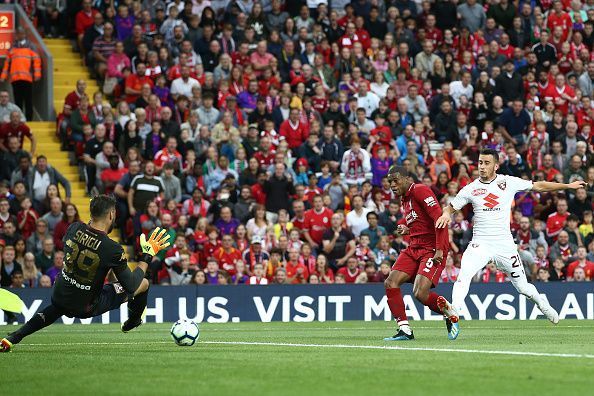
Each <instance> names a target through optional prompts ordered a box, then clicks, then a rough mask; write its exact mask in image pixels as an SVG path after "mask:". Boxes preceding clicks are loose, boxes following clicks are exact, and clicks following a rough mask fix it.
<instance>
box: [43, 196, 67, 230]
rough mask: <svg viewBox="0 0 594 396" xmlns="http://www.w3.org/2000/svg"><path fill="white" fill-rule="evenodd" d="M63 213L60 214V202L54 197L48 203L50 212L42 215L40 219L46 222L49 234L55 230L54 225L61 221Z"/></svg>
mask: <svg viewBox="0 0 594 396" xmlns="http://www.w3.org/2000/svg"><path fill="white" fill-rule="evenodd" d="M63 215H64V213H63V212H62V200H61V199H60V198H58V197H54V198H52V199H51V201H50V211H49V212H47V213H46V214H44V215H43V216H42V217H41V218H42V219H44V220H45V221H47V226H48V229H49V232H50V234H53V233H54V232H55V230H56V225H57V224H58V223H59V222H61V221H62V218H63Z"/></svg>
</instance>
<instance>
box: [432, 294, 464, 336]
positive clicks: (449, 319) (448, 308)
mask: <svg viewBox="0 0 594 396" xmlns="http://www.w3.org/2000/svg"><path fill="white" fill-rule="evenodd" d="M437 306H438V307H439V309H440V310H441V313H443V316H444V317H445V320H446V328H447V330H448V339H450V340H455V339H456V338H458V335H459V334H460V325H459V324H458V319H459V318H458V312H456V309H455V308H454V307H453V306H452V304H450V303H449V302H448V300H446V299H445V297H443V296H439V297H437Z"/></svg>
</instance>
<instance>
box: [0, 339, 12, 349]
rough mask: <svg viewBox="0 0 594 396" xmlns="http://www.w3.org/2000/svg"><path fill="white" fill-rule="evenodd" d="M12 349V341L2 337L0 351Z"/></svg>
mask: <svg viewBox="0 0 594 396" xmlns="http://www.w3.org/2000/svg"><path fill="white" fill-rule="evenodd" d="M10 351H12V342H10V341H8V339H7V338H3V339H2V340H1V341H0V352H10Z"/></svg>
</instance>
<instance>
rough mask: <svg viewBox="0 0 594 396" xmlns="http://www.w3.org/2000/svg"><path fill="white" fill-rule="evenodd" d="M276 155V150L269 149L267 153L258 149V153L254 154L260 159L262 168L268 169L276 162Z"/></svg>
mask: <svg viewBox="0 0 594 396" xmlns="http://www.w3.org/2000/svg"><path fill="white" fill-rule="evenodd" d="M275 155H276V151H275V150H269V151H268V152H267V153H264V152H262V151H258V152H257V153H256V154H254V158H255V159H257V160H258V163H259V164H260V168H264V169H266V168H268V167H269V166H270V165H272V163H273V162H274V157H275Z"/></svg>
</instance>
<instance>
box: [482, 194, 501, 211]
mask: <svg viewBox="0 0 594 396" xmlns="http://www.w3.org/2000/svg"><path fill="white" fill-rule="evenodd" d="M483 199H484V200H485V206H486V207H487V208H489V209H494V208H495V207H496V206H497V205H499V201H498V199H499V197H498V196H497V195H495V194H492V193H491V194H489V195H487V196H486V197H485V198H483Z"/></svg>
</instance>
